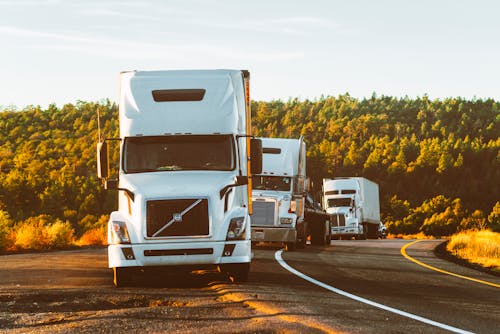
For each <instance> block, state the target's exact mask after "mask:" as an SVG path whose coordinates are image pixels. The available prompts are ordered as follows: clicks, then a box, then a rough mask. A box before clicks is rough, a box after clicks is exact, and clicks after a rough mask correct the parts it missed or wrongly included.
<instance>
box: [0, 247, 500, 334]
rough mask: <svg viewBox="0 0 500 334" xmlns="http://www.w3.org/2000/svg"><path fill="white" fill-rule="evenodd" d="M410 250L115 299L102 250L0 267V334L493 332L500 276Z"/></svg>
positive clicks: (499, 311)
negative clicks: (242, 281) (242, 280)
mask: <svg viewBox="0 0 500 334" xmlns="http://www.w3.org/2000/svg"><path fill="white" fill-rule="evenodd" d="M409 242H410V241H408V240H366V241H354V240H351V241H347V240H345V241H344V240H343V241H334V242H332V245H331V246H327V247H316V246H310V245H307V246H306V248H305V249H304V250H299V251H294V252H280V251H279V250H280V248H279V247H274V246H268V247H262V246H261V247H256V248H255V249H254V260H253V262H252V269H251V274H250V277H249V282H247V283H244V284H234V283H231V282H230V279H229V278H228V277H226V276H225V275H223V274H221V273H218V272H213V271H197V272H192V273H186V274H183V273H175V274H170V273H166V272H161V273H157V272H154V273H144V274H143V275H141V276H140V277H138V279H139V280H138V282H137V284H136V286H132V287H127V288H115V287H114V286H113V284H112V273H111V271H110V270H109V269H108V268H107V257H106V250H105V249H86V250H75V251H60V252H51V253H38V254H17V255H6V256H0V332H1V333H4V332H5V333H35V332H36V333H125V332H127V333H144V332H147V333H164V332H167V331H168V332H174V333H176V332H177V333H197V332H201V331H202V332H203V333H212V332H213V333H450V332H457V333H466V332H474V333H499V332H500V277H498V276H492V275H489V274H485V273H482V272H478V271H475V270H473V269H469V268H464V267H461V266H459V265H456V264H454V263H450V262H447V261H445V260H442V259H438V258H436V257H435V256H434V254H433V252H432V250H433V248H434V247H435V246H436V245H437V244H439V241H433V240H429V241H420V242H418V243H414V244H411V245H409V246H408V247H407V248H406V253H407V254H408V256H409V257H411V258H412V259H415V260H417V261H421V262H422V263H425V264H428V265H431V266H433V267H436V268H440V269H442V270H444V271H446V272H447V273H443V272H438V271H435V270H432V269H430V268H428V267H423V266H422V265H420V264H417V263H415V262H413V261H411V260H410V259H408V258H405V257H404V256H403V255H402V254H401V248H402V247H403V246H404V245H405V244H408V243H409ZM277 259H278V260H280V261H281V259H282V261H281V262H278V260H277ZM290 270H291V271H292V272H291V271H290ZM297 272H300V274H299V273H297ZM448 273H455V274H459V275H461V276H463V277H456V276H451V275H450V274H448ZM297 275H302V276H297ZM466 278H474V279H477V281H471V280H469V279H466ZM485 283H490V285H487V284H485ZM318 284H319V285H318Z"/></svg>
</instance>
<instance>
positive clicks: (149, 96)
mask: <svg viewBox="0 0 500 334" xmlns="http://www.w3.org/2000/svg"><path fill="white" fill-rule="evenodd" d="M120 80H121V85H120V107H119V123H120V138H119V142H120V165H119V172H118V177H117V178H115V179H111V178H110V177H109V175H108V168H109V167H108V157H107V154H108V153H107V151H108V148H107V144H106V142H107V141H106V140H105V141H101V142H100V143H98V176H99V177H100V178H102V179H103V181H104V185H105V187H106V188H107V189H111V190H113V189H114V190H120V191H119V195H118V210H117V211H114V212H112V213H111V216H110V220H109V224H108V243H109V246H108V262H109V267H110V268H112V269H113V272H114V283H115V285H117V286H123V285H127V284H129V283H130V277H131V276H130V272H131V271H132V270H133V269H137V268H142V267H155V266H194V267H197V266H206V265H211V266H218V267H219V268H220V269H221V270H223V271H227V272H228V273H229V274H231V275H232V276H233V277H234V278H235V279H236V280H241V281H244V280H246V278H247V275H248V271H249V266H250V261H251V241H250V214H251V204H252V203H251V199H250V197H251V189H252V186H251V178H250V177H251V173H252V168H253V172H255V173H260V167H261V163H262V161H261V159H262V157H261V154H262V153H261V151H260V150H261V148H260V145H259V141H258V140H255V139H251V138H250V137H251V134H250V128H251V126H250V103H249V101H250V100H249V96H248V95H249V73H248V72H247V71H240V70H185V71H130V72H122V73H121V75H120ZM251 147H252V149H253V151H254V152H251V150H252V149H251Z"/></svg>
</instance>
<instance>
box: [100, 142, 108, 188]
mask: <svg viewBox="0 0 500 334" xmlns="http://www.w3.org/2000/svg"><path fill="white" fill-rule="evenodd" d="M108 169H109V164H108V144H107V143H106V142H105V141H103V142H100V143H97V177H98V178H100V179H106V178H107V177H108V176H109V173H108Z"/></svg>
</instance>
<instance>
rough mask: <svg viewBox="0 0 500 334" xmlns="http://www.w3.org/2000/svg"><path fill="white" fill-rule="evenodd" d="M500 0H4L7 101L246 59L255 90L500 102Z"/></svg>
mask: <svg viewBox="0 0 500 334" xmlns="http://www.w3.org/2000/svg"><path fill="white" fill-rule="evenodd" d="M499 13H500V1H495V0H491V1H486V0H476V1H473V0H470V1H466V0H432V1H430V0H376V1H375V0H351V1H347V0H345V1H339V0H303V1H299V0H245V1H243V0H143V1H139V0H137V1H132V0H59V1H58V0H0V76H1V77H0V108H2V107H3V108H6V107H17V108H18V109H21V108H24V107H26V106H28V105H40V106H41V107H42V108H46V107H47V106H48V105H49V104H51V103H55V104H56V105H57V106H59V107H61V106H62V105H64V104H66V103H76V102H77V101H79V100H81V101H101V100H103V99H109V100H111V101H117V99H118V76H119V73H120V72H121V71H125V70H169V69H216V68H230V69H248V70H249V71H250V73H251V97H252V99H254V100H259V101H270V100H276V99H281V100H284V101H286V100H288V99H290V98H299V99H301V100H304V99H312V100H314V99H318V98H320V97H321V96H338V95H340V94H345V93H349V94H350V95H351V96H353V97H357V98H363V97H370V96H372V95H373V94H374V93H375V94H377V96H381V95H389V96H395V97H405V96H408V97H410V98H415V97H421V96H423V95H427V96H429V97H430V98H431V99H444V98H448V97H464V98H468V99H473V98H481V99H482V98H493V99H495V100H498V101H500V19H499Z"/></svg>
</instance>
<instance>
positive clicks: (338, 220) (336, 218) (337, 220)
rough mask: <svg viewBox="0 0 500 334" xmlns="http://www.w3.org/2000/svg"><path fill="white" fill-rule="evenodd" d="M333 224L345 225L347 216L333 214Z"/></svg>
mask: <svg viewBox="0 0 500 334" xmlns="http://www.w3.org/2000/svg"><path fill="white" fill-rule="evenodd" d="M332 226H345V216H344V215H343V214H340V215H333V222H332Z"/></svg>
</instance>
